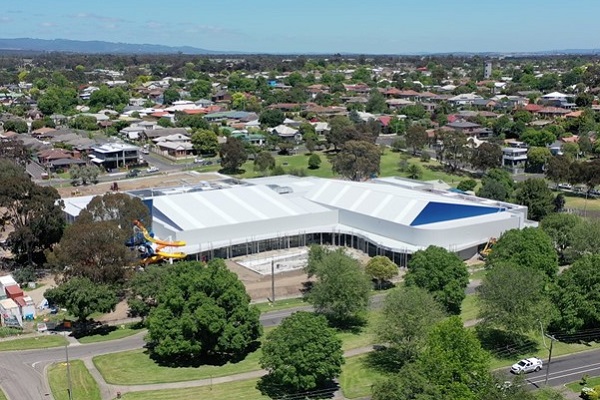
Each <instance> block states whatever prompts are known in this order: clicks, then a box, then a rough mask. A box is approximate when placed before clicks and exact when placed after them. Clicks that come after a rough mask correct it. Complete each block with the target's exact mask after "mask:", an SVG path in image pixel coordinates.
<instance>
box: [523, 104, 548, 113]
mask: <svg viewBox="0 0 600 400" xmlns="http://www.w3.org/2000/svg"><path fill="white" fill-rule="evenodd" d="M542 108H544V107H542V106H538V105H537V104H533V103H532V104H527V105H526V106H525V108H524V110H525V111H529V112H538V111H540V110H541V109H542Z"/></svg>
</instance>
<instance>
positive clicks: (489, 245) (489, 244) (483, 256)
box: [479, 238, 497, 260]
mask: <svg viewBox="0 0 600 400" xmlns="http://www.w3.org/2000/svg"><path fill="white" fill-rule="evenodd" d="M496 241H497V239H496V238H490V239H489V240H488V241H487V243H486V244H485V247H484V248H483V250H481V251H480V252H479V257H481V259H482V260H485V259H487V258H488V256H489V255H490V254H491V253H492V250H493V247H494V245H495V244H496Z"/></svg>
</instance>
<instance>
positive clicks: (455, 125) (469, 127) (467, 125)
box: [446, 120, 481, 134]
mask: <svg viewBox="0 0 600 400" xmlns="http://www.w3.org/2000/svg"><path fill="white" fill-rule="evenodd" d="M446 126H447V127H448V128H452V129H454V130H457V131H460V132H463V133H466V134H471V133H473V132H474V131H475V130H476V129H479V128H481V125H479V124H475V123H473V122H468V121H464V120H456V121H454V122H450V123H449V124H447V125H446Z"/></svg>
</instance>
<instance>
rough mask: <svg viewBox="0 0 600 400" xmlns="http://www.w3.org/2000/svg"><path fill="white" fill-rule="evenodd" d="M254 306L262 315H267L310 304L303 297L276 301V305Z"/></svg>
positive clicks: (263, 304)
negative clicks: (271, 312)
mask: <svg viewBox="0 0 600 400" xmlns="http://www.w3.org/2000/svg"><path fill="white" fill-rule="evenodd" d="M254 305H255V306H256V307H257V308H258V309H259V310H260V312H261V313H267V312H270V311H280V310H287V309H289V308H296V307H304V306H308V305H310V304H308V303H307V302H306V301H304V299H303V298H302V297H296V298H293V299H284V300H275V303H274V304H272V303H269V302H265V303H256V304H254Z"/></svg>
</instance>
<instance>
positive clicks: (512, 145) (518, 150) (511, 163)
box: [502, 140, 528, 173]
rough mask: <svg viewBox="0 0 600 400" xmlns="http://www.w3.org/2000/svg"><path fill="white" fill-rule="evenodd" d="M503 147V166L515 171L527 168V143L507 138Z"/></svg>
mask: <svg viewBox="0 0 600 400" xmlns="http://www.w3.org/2000/svg"><path fill="white" fill-rule="evenodd" d="M505 144H506V145H507V146H506V147H503V148H502V166H503V167H504V168H506V169H508V170H510V171H511V172H513V173H517V172H518V171H520V170H521V171H522V170H524V169H525V164H526V163H527V151H528V148H527V145H526V144H525V143H523V142H519V141H516V140H506V141H505Z"/></svg>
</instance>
